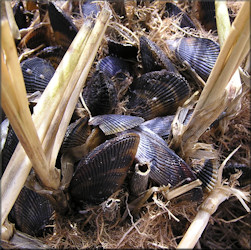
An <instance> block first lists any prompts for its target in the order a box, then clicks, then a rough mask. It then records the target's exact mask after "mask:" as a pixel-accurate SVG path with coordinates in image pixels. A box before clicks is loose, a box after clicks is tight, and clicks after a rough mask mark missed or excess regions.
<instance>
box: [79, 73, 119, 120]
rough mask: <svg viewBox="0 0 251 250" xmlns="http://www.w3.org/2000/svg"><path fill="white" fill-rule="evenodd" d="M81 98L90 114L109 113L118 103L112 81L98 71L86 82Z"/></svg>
mask: <svg viewBox="0 0 251 250" xmlns="http://www.w3.org/2000/svg"><path fill="white" fill-rule="evenodd" d="M83 98H84V100H85V103H86V105H87V107H88V108H89V110H90V112H91V114H92V116H96V115H103V114H110V113H112V112H113V111H114V110H115V108H116V107H117V104H118V98H117V91H116V88H115V85H114V82H113V81H112V80H111V79H110V78H109V77H107V76H106V75H105V74H104V73H103V72H100V71H96V72H95V73H94V74H93V76H92V78H91V79H90V81H88V82H87V84H86V87H85V88H84V90H83Z"/></svg>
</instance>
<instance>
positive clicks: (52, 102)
mask: <svg viewBox="0 0 251 250" xmlns="http://www.w3.org/2000/svg"><path fill="white" fill-rule="evenodd" d="M102 12H107V9H105V8H104V9H103V10H102V11H101V13H102ZM100 15H101V14H100ZM101 16H102V15H101ZM98 19H99V17H98ZM107 19H109V18H107ZM106 21H107V20H106ZM106 21H104V20H103V22H106ZM91 29H92V27H91V24H89V25H86V23H85V24H84V25H83V26H82V28H81V29H80V31H79V32H78V34H77V36H76V37H75V39H74V41H73V42H72V44H71V46H70V47H69V49H68V51H67V52H66V54H65V56H64V58H63V59H62V61H61V63H60V65H59V66H58V68H57V70H56V72H55V74H54V76H53V78H52V79H51V81H50V83H49V84H48V86H47V88H46V89H45V91H44V93H43V95H42V97H41V98H40V100H39V102H38V104H37V105H36V107H35V109H34V114H33V121H34V124H35V127H36V129H37V132H38V135H39V138H40V140H41V141H42V142H43V145H44V139H45V135H46V133H47V131H48V130H49V128H50V127H52V126H57V127H58V124H60V123H61V120H62V117H63V115H62V117H61V118H60V119H59V120H58V121H57V123H58V124H52V123H51V121H52V119H53V117H54V115H55V113H56V111H57V109H58V107H59V104H60V102H61V100H62V99H64V102H65V105H67V103H68V100H69V97H65V96H64V92H65V91H66V87H67V85H68V83H69V80H70V79H71V76H72V74H73V72H74V74H76V72H75V71H74V69H75V66H76V64H77V62H78V60H79V57H80V55H81V53H82V51H81V50H83V49H84V48H83V46H82V45H83V44H85V43H86V41H87V39H89V35H90V32H91ZM104 31H105V27H104V30H100V33H99V34H97V35H96V36H97V37H98V38H99V39H102V35H103V34H104ZM90 42H91V43H92V44H96V42H97V41H90V40H89V43H90ZM89 48H90V47H89ZM97 49H98V47H97V46H96V47H93V48H92V49H90V50H89V51H86V55H85V57H86V58H89V57H90V55H93V54H96V51H97ZM91 57H92V56H91ZM91 63H92V62H91V60H89V61H88V63H87V65H89V64H91ZM88 68H89V66H86V68H85V71H87V69H88ZM78 73H79V74H81V72H78ZM85 74H86V73H85ZM69 94H72V93H69ZM78 96H79V95H75V98H78ZM61 108H62V107H61ZM62 110H65V108H62ZM55 136H56V134H54V138H51V140H52V141H54V140H55ZM60 140H61V139H60ZM51 167H54V166H51ZM30 169H31V163H30V161H29V158H28V157H27V156H26V154H25V153H24V151H23V148H22V147H21V146H20V145H18V146H17V149H16V150H15V152H14V154H13V156H12V158H11V160H10V162H9V164H8V166H7V168H6V170H5V172H4V175H3V177H2V180H1V198H2V210H1V223H2V224H3V222H4V220H5V219H6V217H7V215H8V213H9V211H10V210H11V208H12V206H13V204H14V202H15V200H16V198H17V196H18V194H19V192H20V190H21V188H22V187H23V185H24V182H25V180H26V178H27V176H28V174H29V172H30Z"/></svg>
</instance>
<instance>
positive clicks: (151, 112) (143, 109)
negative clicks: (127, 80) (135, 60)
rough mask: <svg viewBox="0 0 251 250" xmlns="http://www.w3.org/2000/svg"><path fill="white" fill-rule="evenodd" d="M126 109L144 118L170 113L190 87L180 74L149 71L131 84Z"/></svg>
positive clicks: (179, 103)
mask: <svg viewBox="0 0 251 250" xmlns="http://www.w3.org/2000/svg"><path fill="white" fill-rule="evenodd" d="M131 90H132V95H131V98H130V100H129V104H128V109H129V112H130V114H131V115H135V116H140V117H143V118H144V119H145V120H150V119H153V118H155V117H157V116H165V115H168V114H169V115H172V114H174V113H175V112H176V109H177V108H178V107H179V106H180V105H182V104H183V103H184V101H185V100H186V99H187V98H188V97H189V95H190V87H189V85H188V83H187V81H186V80H185V78H183V77H182V76H181V75H179V74H175V73H172V72H168V71H166V70H161V71H154V72H149V73H146V74H144V75H142V76H141V77H139V78H138V79H136V81H135V82H133V84H132V85H131Z"/></svg>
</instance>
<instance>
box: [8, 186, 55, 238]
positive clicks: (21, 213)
mask: <svg viewBox="0 0 251 250" xmlns="http://www.w3.org/2000/svg"><path fill="white" fill-rule="evenodd" d="M53 211H54V209H53V207H52V205H51V204H50V202H49V200H47V199H46V198H44V197H43V196H41V195H39V194H37V193H36V192H34V191H32V190H30V189H28V188H26V187H23V189H22V190H21V192H20V194H19V196H18V198H17V200H16V202H15V204H14V206H13V208H12V210H11V212H10V216H9V217H10V218H9V219H10V221H11V222H14V223H15V226H16V228H17V229H19V230H21V231H22V232H24V233H27V234H29V235H32V236H42V235H43V234H44V233H45V232H46V229H47V231H48V228H47V227H48V225H49V223H50V220H51V217H52V215H53Z"/></svg>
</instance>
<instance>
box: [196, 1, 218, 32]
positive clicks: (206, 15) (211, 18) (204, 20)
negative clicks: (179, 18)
mask: <svg viewBox="0 0 251 250" xmlns="http://www.w3.org/2000/svg"><path fill="white" fill-rule="evenodd" d="M195 8H196V16H197V18H198V20H199V21H200V22H201V24H202V25H203V26H204V28H205V29H206V30H217V26H216V18H215V3H214V2H213V1H196V3H195Z"/></svg>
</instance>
